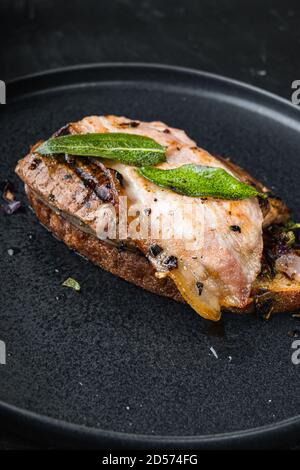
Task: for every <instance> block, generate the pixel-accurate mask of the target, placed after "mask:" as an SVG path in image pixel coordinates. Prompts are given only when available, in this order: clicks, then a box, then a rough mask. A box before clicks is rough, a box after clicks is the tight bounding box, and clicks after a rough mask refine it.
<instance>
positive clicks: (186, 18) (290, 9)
mask: <svg viewBox="0 0 300 470" xmlns="http://www.w3.org/2000/svg"><path fill="white" fill-rule="evenodd" d="M0 21H1V28H0V79H5V80H7V79H9V78H13V77H16V76H19V75H23V74H28V73H32V72H37V71H41V70H46V69H49V68H53V67H60V66H64V65H72V64H78V63H89V62H103V61H142V62H160V63H167V64H174V65H183V66H190V67H194V68H198V69H203V70H208V71H210V72H215V73H219V74H223V75H227V76H230V77H233V78H237V79H240V80H244V81H246V82H249V83H252V84H254V85H258V86H261V87H263V88H265V89H268V90H270V91H273V92H275V93H278V94H280V95H282V96H284V97H286V98H289V97H290V94H291V82H292V81H293V80H295V79H299V78H300V70H299V48H300V30H299V24H300V8H299V2H297V1H296V0H295V1H291V0H288V1H285V2H282V1H276V0H275V1H264V2H261V1H258V0H255V1H253V0H252V1H250V0H249V1H245V0H244V1H242V0H240V1H222V0H218V1H211V0H210V1H209V0H206V1H203V0H202V1H196V0H195V1H181V2H179V1H177V0H172V1H171V0H169V1H167V0H160V1H158V0H157V1H140V2H134V1H130V0H119V1H109V2H108V1H101V2H99V1H87V0H85V1H84V2H82V1H78V0H77V1H74V0H73V1H72V2H65V3H62V2H61V1H53V0H52V1H50V0H48V1H46V0H45V1H21V0H19V1H15V0H2V1H1V3H0ZM154 302H155V301H154ZM75 327H76V325H75ZM1 445H2V448H9V447H17V446H21V447H22V446H25V447H26V445H27V443H26V442H25V441H23V440H18V439H17V438H15V437H14V436H11V437H10V436H9V435H8V434H7V433H6V431H5V430H4V431H3V432H2V443H1Z"/></svg>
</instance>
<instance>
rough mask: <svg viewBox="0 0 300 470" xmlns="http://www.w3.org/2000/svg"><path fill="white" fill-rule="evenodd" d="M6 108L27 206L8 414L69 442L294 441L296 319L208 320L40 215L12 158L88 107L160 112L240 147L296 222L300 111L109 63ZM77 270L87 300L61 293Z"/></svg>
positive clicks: (230, 88) (2, 375) (189, 74)
mask: <svg viewBox="0 0 300 470" xmlns="http://www.w3.org/2000/svg"><path fill="white" fill-rule="evenodd" d="M0 113H1V114H0V175H1V179H2V180H3V179H9V180H10V181H11V182H12V183H13V184H14V187H15V190H16V193H17V195H18V197H19V198H20V199H21V201H22V203H23V210H22V211H19V212H17V213H16V214H14V215H12V216H4V215H3V214H1V217H0V249H1V258H0V259H1V270H0V277H1V279H0V301H1V303H0V305H1V307H0V309H1V313H0V340H2V341H5V343H6V351H7V363H6V365H0V401H1V403H0V416H2V419H5V420H6V421H7V422H8V423H10V424H11V426H12V427H13V428H14V429H15V430H16V429H19V430H20V432H29V433H32V434H35V435H36V436H37V435H38V436H40V437H41V438H43V437H44V438H45V439H48V440H49V439H51V440H52V441H53V442H56V443H57V442H60V443H62V442H68V443H69V444H70V445H72V443H74V442H75V441H76V443H77V445H79V444H81V445H85V446H101V445H102V446H110V447H111V446H114V445H115V446H120V445H123V446H126V447H128V446H133V447H137V446H143V447H145V446H146V447H150V446H152V447H153V446H160V447H162V446H166V447H167V446H168V447H186V446H190V447H191V446H192V447H225V446H231V447H233V446H255V447H257V446H270V445H275V444H276V443H278V442H280V443H283V442H286V441H289V442H291V441H295V442H296V441H297V439H298V436H299V431H300V418H299V416H298V415H299V414H300V395H299V376H300V375H299V372H300V365H298V366H297V365H294V364H293V363H292V361H291V356H292V352H293V350H292V343H293V341H294V338H292V337H291V336H290V334H291V332H294V331H295V330H296V329H297V328H299V326H300V323H299V320H297V319H296V318H293V317H292V316H291V315H290V314H286V315H278V316H276V317H274V318H272V319H271V321H269V322H264V321H262V320H261V319H259V318H256V317H235V316H233V315H224V317H223V321H222V322H221V323H220V325H218V327H213V326H212V325H210V324H209V323H208V322H206V321H205V320H203V319H201V318H200V317H199V316H197V315H196V314H195V313H194V312H193V311H192V310H191V309H190V308H189V307H188V306H183V305H180V304H177V303H175V302H174V301H171V300H168V299H164V298H160V297H158V296H155V295H152V294H150V293H148V292H144V291H143V290H141V289H139V288H136V287H135V286H133V285H131V284H128V283H126V282H125V281H122V280H120V279H117V278H116V277H114V276H112V275H111V274H109V273H106V272H104V271H102V270H101V269H99V268H97V267H96V266H94V265H93V264H91V263H89V262H88V261H86V260H84V259H83V258H81V257H79V256H78V255H76V254H75V253H73V252H71V251H70V250H69V249H68V248H67V247H66V246H64V245H63V244H62V243H60V242H59V241H57V240H56V239H55V238H53V237H52V236H51V234H50V233H48V232H47V231H46V230H45V229H44V228H43V227H42V226H41V225H40V224H39V223H38V222H37V220H36V218H35V216H34V214H33V213H32V212H31V211H30V210H29V208H28V207H27V203H26V198H25V196H24V189H23V185H22V184H21V182H20V181H19V180H18V178H17V176H16V175H15V174H14V167H15V164H16V162H17V160H18V159H19V158H20V157H22V156H23V155H24V154H25V153H26V151H27V150H28V147H29V145H31V144H32V143H34V142H36V141H37V140H38V139H40V138H46V137H48V136H49V135H50V134H51V133H52V132H53V131H55V130H56V129H58V128H59V127H60V126H62V125H63V124H65V123H67V122H69V121H71V120H77V119H80V118H81V117H83V116H86V115H90V114H108V113H111V114H119V115H127V116H129V117H131V118H133V119H143V120H146V121H147V120H156V119H159V120H162V121H165V122H167V123H168V124H170V125H172V126H175V127H180V128H183V129H185V130H186V131H187V133H188V134H189V135H190V136H192V138H194V139H195V140H196V141H197V142H198V144H199V145H200V146H203V147H205V148H207V149H208V150H209V151H211V152H214V153H217V154H222V155H226V156H231V157H232V159H233V160H234V161H235V162H236V163H238V164H240V165H242V166H244V167H245V168H246V169H248V170H249V171H250V172H251V173H252V174H253V175H254V176H256V177H258V178H259V179H260V180H262V181H263V182H265V183H266V184H267V185H268V186H271V187H272V188H273V189H274V190H275V191H276V192H277V194H278V195H279V196H281V197H282V198H284V199H285V200H286V202H287V203H288V204H289V206H290V207H291V208H292V209H293V210H294V214H295V218H297V217H298V219H300V210H299V199H300V185H299V177H300V110H299V109H297V108H296V107H294V106H292V105H291V104H289V103H288V102H286V101H284V100H281V99H280V98H277V97H275V96H273V95H270V94H268V93H266V92H263V91H260V90H257V89H255V88H252V87H249V86H247V85H243V84H240V83H237V82H234V81H231V80H228V79H224V78H221V77H216V76H213V75H209V74H205V73H200V72H196V71H191V70H184V69H179V68H175V67H174V68H172V67H163V66H152V65H148V66H146V65H134V64H131V65H130V64H127V65H125V64H123V65H122V64H114V65H112V64H106V65H105V64H104V65H101V66H96V65H95V66H89V67H78V68H72V69H65V70H59V71H54V72H51V73H48V74H42V75H38V76H34V77H27V78H24V79H20V80H18V81H16V82H14V83H12V84H11V85H9V87H8V104H7V105H6V106H2V107H1V109H0ZM9 250H13V255H11V253H12V252H11V251H9ZM9 253H10V254H9ZM69 276H71V277H74V278H75V279H77V280H78V281H79V282H80V284H81V288H82V292H81V293H80V294H77V293H76V292H74V291H72V290H68V289H64V288H63V287H62V286H61V283H62V281H64V280H65V279H66V278H67V277H69ZM211 348H213V349H211ZM213 351H215V352H216V355H214V354H213ZM216 356H217V357H216Z"/></svg>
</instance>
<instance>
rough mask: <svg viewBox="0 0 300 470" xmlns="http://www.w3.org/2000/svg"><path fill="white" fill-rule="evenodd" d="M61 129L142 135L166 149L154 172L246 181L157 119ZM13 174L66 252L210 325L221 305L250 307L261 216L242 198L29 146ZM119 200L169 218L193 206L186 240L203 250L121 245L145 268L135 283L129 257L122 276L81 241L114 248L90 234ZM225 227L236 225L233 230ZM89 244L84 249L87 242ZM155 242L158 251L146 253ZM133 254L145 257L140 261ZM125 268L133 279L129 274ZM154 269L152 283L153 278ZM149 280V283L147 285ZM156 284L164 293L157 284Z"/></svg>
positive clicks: (175, 243) (269, 213)
mask: <svg viewBox="0 0 300 470" xmlns="http://www.w3.org/2000/svg"><path fill="white" fill-rule="evenodd" d="M66 132H67V133H68V132H70V133H89V132H126V133H135V134H141V135H147V136H149V137H152V138H153V139H155V140H156V141H157V142H159V143H161V144H162V145H165V146H167V162H164V163H162V164H161V165H160V167H161V168H175V167H177V166H180V165H182V164H185V163H198V164H202V165H208V166H215V167H222V168H225V169H226V170H227V171H228V172H230V173H232V174H233V175H236V176H238V177H239V178H240V179H245V180H246V179H247V178H250V176H249V175H247V174H246V173H245V172H243V171H242V170H241V169H240V168H238V167H236V166H234V165H233V164H232V163H229V162H227V161H224V160H222V159H221V158H216V157H213V156H212V155H210V154H208V153H207V152H205V151H204V150H202V149H199V148H197V147H196V145H195V143H194V141H192V140H191V139H190V138H189V137H188V136H187V135H186V134H185V133H184V132H183V131H181V130H178V129H173V128H170V127H168V126H166V125H165V124H163V123H161V122H152V123H144V122H140V121H131V120H130V119H127V118H122V117H121V118H120V117H115V116H102V117H99V116H92V117H88V118H84V119H83V120H82V121H79V122H76V123H71V124H69V125H68V126H65V127H64V128H62V129H61V130H60V131H59V132H58V134H56V135H61V134H62V133H66ZM16 171H17V173H18V175H19V176H20V177H21V178H22V179H23V181H24V182H25V184H26V187H27V193H28V195H29V199H30V200H31V203H32V205H33V207H34V208H35V209H36V211H37V214H38V217H39V218H40V220H42V219H44V215H45V210H46V209H47V211H48V215H49V216H47V217H48V219H49V221H50V219H52V218H54V219H55V216H56V219H55V224H53V223H50V222H51V221H50V222H49V223H48V222H47V221H46V222H45V220H42V222H43V223H44V225H46V226H48V227H49V228H50V229H51V230H52V231H54V233H55V234H56V235H57V236H58V237H59V238H61V239H63V240H64V241H65V242H66V243H67V244H68V245H69V246H70V247H72V248H74V249H76V250H77V251H79V252H81V253H83V254H85V255H86V256H87V257H88V258H89V259H91V260H92V261H94V262H96V263H97V264H99V265H101V266H102V267H104V269H108V270H109V271H111V272H113V273H115V274H117V275H120V276H121V277H124V278H125V279H127V280H130V281H131V282H134V283H136V284H138V285H141V286H142V287H145V288H146V289H148V290H151V291H154V292H158V293H161V294H163V295H168V296H170V297H173V298H176V300H180V299H182V298H184V299H185V300H186V301H187V302H188V303H189V304H190V305H191V306H192V307H193V308H194V309H195V310H196V311H197V312H198V313H200V314H201V315H202V316H204V317H206V318H209V319H213V320H217V319H218V318H219V317H220V309H221V307H225V308H235V309H240V310H244V309H247V308H248V307H249V305H250V304H251V291H252V287H253V285H254V283H255V281H256V279H257V276H258V274H259V272H260V270H261V257H262V249H263V240H262V225H263V213H262V209H261V207H260V206H259V203H258V201H257V200H256V199H255V198H253V199H248V200H244V201H220V200H211V199H210V200H201V199H200V198H187V197H185V196H179V195H178V194H175V193H174V192H171V191H169V190H166V189H162V188H159V187H157V186H155V185H153V184H152V183H150V182H149V181H146V180H144V179H143V178H141V177H140V176H138V175H137V173H136V172H135V169H134V168H133V167H129V166H126V165H122V164H120V163H117V162H114V161H104V162H103V163H101V162H100V161H99V160H98V159H93V158H89V159H88V158H80V157H72V156H59V157H55V158H54V157H45V156H39V155H37V154H36V153H35V151H34V148H33V149H32V150H31V152H30V153H29V154H28V155H27V156H26V157H25V158H24V159H23V160H21V161H20V162H19V164H18V166H17V169H16ZM120 175H121V176H120ZM252 181H253V180H252ZM253 184H254V182H253ZM257 184H259V183H257ZM120 195H126V196H127V197H128V199H129V209H130V210H131V211H132V212H134V211H135V210H136V211H138V210H140V207H141V204H142V207H144V208H150V207H152V206H153V204H154V206H156V207H157V206H159V207H163V206H164V205H166V206H167V207H170V206H172V208H173V211H175V213H176V212H177V213H179V212H180V211H181V209H182V208H183V206H184V204H185V203H186V204H190V205H192V207H193V209H195V210H196V211H197V214H198V215H199V218H195V217H193V216H192V215H190V216H189V217H187V219H186V218H185V225H186V227H185V229H187V231H188V232H189V234H190V235H191V238H193V237H194V238H197V234H198V233H201V237H202V245H201V246H198V247H197V253H195V251H193V250H190V249H187V248H186V245H185V243H183V241H182V240H177V239H175V240H173V239H172V240H165V239H161V238H160V239H159V240H156V239H154V238H153V237H146V239H143V240H139V239H135V240H131V239H130V238H129V239H127V240H124V241H123V240H122V241H121V244H122V246H123V245H125V246H126V248H128V249H129V250H131V256H132V257H131V258H130V260H131V261H132V260H133V259H134V260H137V259H139V262H138V264H140V263H141V261H140V260H141V259H143V263H146V264H145V266H147V267H148V268H147V275H146V274H145V275H143V276H142V278H145V282H144V281H141V280H140V277H139V276H138V275H137V274H136V271H135V270H134V269H133V267H132V263H131V262H129V260H127V261H126V263H128V266H130V268H129V270H126V269H125V270H126V275H125V274H124V269H123V266H122V267H121V266H120V267H112V266H111V265H108V264H107V262H104V261H102V259H101V258H102V254H101V250H100V251H96V252H97V253H99V259H98V257H97V256H96V258H95V255H93V254H92V253H91V252H90V251H89V250H88V249H85V248H84V246H83V245H82V244H81V242H80V240H81V238H80V233H82V234H85V235H84V236H88V237H90V238H89V240H93V243H94V244H96V242H97V246H98V243H99V244H100V245H99V246H101V247H103V246H108V244H110V245H109V246H110V247H111V249H112V250H117V247H116V246H117V245H118V244H119V243H120V240H119V239H118V238H116V239H111V240H107V241H106V244H105V245H104V242H103V241H101V240H98V239H97V238H96V232H97V226H98V223H99V217H100V216H99V214H101V211H99V209H100V208H101V207H103V205H104V204H109V205H110V206H114V207H115V208H116V211H117V212H118V209H119V207H118V206H119V199H120ZM147 210H149V209H147ZM53 214H54V215H55V216H54V215H53ZM286 214H287V211H286V210H285V206H284V205H282V206H280V205H278V206H277V209H276V210H275V209H274V207H273V206H272V204H270V205H269V207H266V208H264V223H265V224H269V223H274V221H276V220H279V219H280V217H281V220H285V218H286V216H287V215H286ZM50 215H51V217H50ZM165 215H166V214H165ZM154 220H155V219H154ZM266 221H267V222H266ZM67 224H68V230H67V232H72V236H65V235H64V233H65V232H64V231H63V233H61V230H60V226H64V227H66V226H67ZM154 225H155V222H154ZM231 227H239V230H233V229H231ZM78 231H79V232H80V233H79V232H78ZM71 239H72V241H71ZM158 241H159V245H158V244H157V242H158ZM112 244H113V245H112ZM88 245H89V246H90V242H89V243H88ZM155 245H157V246H159V249H160V250H159V253H158V254H157V255H156V256H153V246H155ZM139 251H141V252H142V253H143V254H144V257H141V254H140V253H139ZM137 256H138V257H139V258H136V257H137ZM146 257H148V259H149V260H150V263H151V264H150V263H149V262H148V261H147V259H146ZM113 258H114V259H115V257H113ZM116 259H118V257H116ZM116 262H117V261H116ZM136 262H137V261H136ZM130 270H131V271H132V275H128V272H129V271H130ZM155 271H156V275H157V276H158V278H159V279H156V278H155V277H154V273H155ZM141 272H144V271H143V270H141ZM150 278H151V282H150V281H149V282H148V280H149V279H150ZM172 281H173V283H172ZM162 283H163V285H164V286H165V287H164V288H162V287H161V286H162ZM174 285H176V288H175V287H174ZM200 285H201V290H200V289H199V286H200ZM164 289H166V290H164ZM174 289H175V290H174ZM178 291H179V292H180V293H179V292H178Z"/></svg>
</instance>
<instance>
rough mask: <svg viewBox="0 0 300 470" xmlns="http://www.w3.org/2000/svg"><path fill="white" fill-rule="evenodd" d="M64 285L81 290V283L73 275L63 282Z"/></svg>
mask: <svg viewBox="0 0 300 470" xmlns="http://www.w3.org/2000/svg"><path fill="white" fill-rule="evenodd" d="M62 286H63V287H70V288H71V289H73V290H75V291H76V292H80V284H79V282H77V281H76V280H75V279H73V278H72V277H68V279H66V280H65V281H64V282H63V283H62Z"/></svg>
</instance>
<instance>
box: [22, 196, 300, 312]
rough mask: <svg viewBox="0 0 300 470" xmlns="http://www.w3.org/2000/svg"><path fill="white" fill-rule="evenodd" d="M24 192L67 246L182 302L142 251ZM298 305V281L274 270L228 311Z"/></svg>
mask: <svg viewBox="0 0 300 470" xmlns="http://www.w3.org/2000/svg"><path fill="white" fill-rule="evenodd" d="M26 193H27V196H28V200H29V202H30V205H31V206H32V208H33V209H34V211H35V213H36V215H37V217H38V219H39V220H40V222H41V223H42V224H43V225H44V226H45V227H46V228H47V229H48V230H50V231H51V232H52V233H53V234H54V235H55V236H56V237H57V238H58V239H60V240H61V241H63V242H64V243H65V244H66V245H67V246H68V247H70V248H71V249H73V250H75V251H77V252H78V253H80V254H81V255H83V256H84V257H86V258H87V259H89V260H90V261H92V262H93V263H94V264H96V265H98V266H100V267H101V268H103V269H105V270H106V271H109V272H110V273H112V274H114V275H116V276H118V277H120V278H122V279H125V280H126V281H128V282H131V283H132V284H135V285H136V286H138V287H142V288H143V289H145V290H147V291H149V292H152V293H154V294H158V295H162V296H165V297H169V298H171V299H173V300H176V301H177V302H183V303H184V300H183V298H182V296H181V295H180V293H179V291H178V290H177V287H176V286H175V284H174V283H173V281H172V280H171V279H170V278H164V279H157V278H156V277H155V275H154V274H155V272H154V269H153V267H152V265H151V264H150V263H149V261H148V260H147V258H146V257H145V256H144V255H143V254H141V253H140V252H137V251H135V252H132V251H128V250H120V249H119V248H118V247H115V246H113V245H109V244H107V243H105V242H104V241H102V240H99V239H98V238H96V237H95V236H94V235H91V234H88V233H86V232H83V231H82V230H80V229H79V228H77V227H75V226H73V225H72V224H71V223H70V222H69V221H68V220H66V219H65V218H64V217H63V216H62V215H60V214H58V213H56V212H55V211H53V210H52V209H51V208H50V207H48V206H47V205H45V204H44V203H43V202H42V201H41V200H40V199H39V198H38V197H37V196H36V195H35V194H34V192H33V191H32V190H31V189H30V188H28V187H26ZM299 308H300V283H297V282H294V281H290V280H288V279H287V278H286V277H285V276H284V275H281V274H278V275H277V276H276V277H275V278H274V279H273V280H267V279H265V278H258V279H257V280H256V282H255V285H254V286H253V292H252V298H251V299H250V302H249V305H248V306H247V307H246V308H244V309H232V310H231V311H233V312H234V313H238V314H241V313H253V312H258V313H261V314H263V315H265V316H269V315H270V314H274V313H280V312H289V311H294V310H297V309H299Z"/></svg>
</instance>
